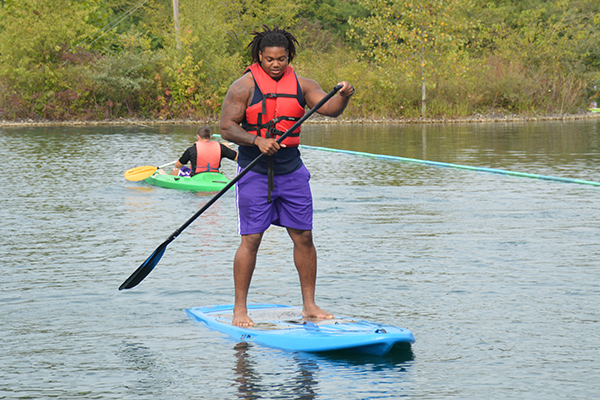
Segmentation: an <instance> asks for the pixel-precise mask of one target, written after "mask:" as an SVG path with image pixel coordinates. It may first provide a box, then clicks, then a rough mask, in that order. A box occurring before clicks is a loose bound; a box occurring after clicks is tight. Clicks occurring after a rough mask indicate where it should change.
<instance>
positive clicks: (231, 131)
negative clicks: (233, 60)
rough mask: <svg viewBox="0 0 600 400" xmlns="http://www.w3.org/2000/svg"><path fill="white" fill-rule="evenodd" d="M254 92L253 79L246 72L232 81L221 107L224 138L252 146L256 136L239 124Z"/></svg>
mask: <svg viewBox="0 0 600 400" xmlns="http://www.w3.org/2000/svg"><path fill="white" fill-rule="evenodd" d="M253 94H254V80H253V79H252V76H250V74H246V75H244V76H242V77H241V78H239V79H238V80H237V81H235V82H233V83H232V84H231V86H230V87H229V90H228V91H227V94H226V95H225V100H223V106H222V107H221V119H220V123H219V125H220V130H221V137H222V138H223V139H225V140H229V141H231V142H234V143H237V144H239V145H242V146H252V145H253V143H252V141H253V140H254V138H255V137H256V136H254V135H252V134H250V133H248V132H246V130H244V129H243V128H242V127H241V126H240V124H241V123H242V121H243V120H244V117H245V116H246V108H247V107H248V102H249V99H250V98H251V95H253Z"/></svg>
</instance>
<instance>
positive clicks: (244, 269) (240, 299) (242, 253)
mask: <svg viewBox="0 0 600 400" xmlns="http://www.w3.org/2000/svg"><path fill="white" fill-rule="evenodd" d="M262 235H263V234H262V233H256V234H252V235H242V243H241V244H240V247H238V249H237V251H236V253H235V258H234V260H233V281H234V284H235V303H234V307H233V320H232V321H231V323H232V324H233V325H237V326H252V325H254V322H252V319H250V317H249V316H248V308H247V306H246V301H247V299H248V290H249V289H250V282H251V281H252V274H253V273H254V267H255V266H256V254H257V253H258V248H259V246H260V242H261V240H262Z"/></svg>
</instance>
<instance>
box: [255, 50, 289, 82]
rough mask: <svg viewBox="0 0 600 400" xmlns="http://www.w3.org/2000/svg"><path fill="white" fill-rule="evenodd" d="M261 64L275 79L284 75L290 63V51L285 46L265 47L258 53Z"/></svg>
mask: <svg viewBox="0 0 600 400" xmlns="http://www.w3.org/2000/svg"><path fill="white" fill-rule="evenodd" d="M258 55H259V59H260V66H261V67H262V68H263V69H264V70H265V72H266V73H267V74H269V76H270V77H271V78H273V79H275V80H277V79H279V78H281V77H282V76H283V72H284V71H285V67H287V65H288V51H287V50H286V49H285V48H283V47H265V49H264V50H263V51H260V52H259V53H258Z"/></svg>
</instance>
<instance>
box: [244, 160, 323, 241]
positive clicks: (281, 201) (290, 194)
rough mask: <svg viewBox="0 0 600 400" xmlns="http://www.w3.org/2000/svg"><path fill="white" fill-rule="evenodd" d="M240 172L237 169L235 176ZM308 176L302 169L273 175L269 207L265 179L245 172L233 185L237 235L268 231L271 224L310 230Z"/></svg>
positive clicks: (259, 175)
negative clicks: (273, 182)
mask: <svg viewBox="0 0 600 400" xmlns="http://www.w3.org/2000/svg"><path fill="white" fill-rule="evenodd" d="M240 171H241V168H240V167H239V166H238V173H239V172H240ZM309 180H310V172H308V170H307V169H306V167H305V166H304V165H302V167H300V169H298V170H296V171H294V172H292V173H289V174H285V175H275V185H274V186H275V187H274V188H273V191H272V192H271V200H272V201H271V203H268V202H267V194H268V178H267V175H263V174H259V173H257V172H254V171H248V173H246V175H244V176H243V177H242V179H240V180H239V181H238V182H237V183H236V185H235V200H236V201H235V202H236V206H237V214H238V233H239V234H240V235H251V234H254V233H261V232H264V231H266V230H267V228H269V226H271V224H273V225H278V226H285V227H287V228H293V229H300V230H312V226H313V203H312V193H311V192H310V185H309Z"/></svg>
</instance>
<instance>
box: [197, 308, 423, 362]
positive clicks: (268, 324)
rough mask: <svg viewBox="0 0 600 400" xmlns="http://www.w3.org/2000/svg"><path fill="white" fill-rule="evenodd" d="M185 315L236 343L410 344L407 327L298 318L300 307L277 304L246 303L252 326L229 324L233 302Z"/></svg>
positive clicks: (378, 347) (368, 347)
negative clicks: (229, 337) (224, 334)
mask: <svg viewBox="0 0 600 400" xmlns="http://www.w3.org/2000/svg"><path fill="white" fill-rule="evenodd" d="M186 313H187V314H188V316H189V317H190V318H191V319H193V320H196V321H199V322H203V323H205V324H206V325H208V326H209V327H210V328H213V329H215V330H217V331H220V332H223V333H226V334H228V335H229V336H231V337H232V338H233V339H234V340H237V341H240V342H251V343H252V342H253V343H258V344H261V345H264V346H268V347H273V348H278V349H283V350H289V351H305V352H323V351H338V350H350V351H357V352H361V353H367V354H374V355H379V356H381V355H385V354H386V353H387V352H389V351H390V350H391V349H392V347H393V346H394V345H395V344H397V343H409V344H410V343H414V342H415V338H414V336H413V334H412V332H411V331H409V330H408V329H403V328H399V327H396V326H393V325H386V324H380V323H375V322H369V321H363V320H358V319H352V318H346V317H338V316H336V318H334V319H326V320H313V319H306V318H302V309H301V308H298V307H292V306H286V305H280V304H249V305H248V315H249V316H250V318H252V320H253V321H254V326H252V327H239V326H235V325H232V323H231V321H232V319H233V305H215V306H207V307H194V308H189V309H187V310H186Z"/></svg>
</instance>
